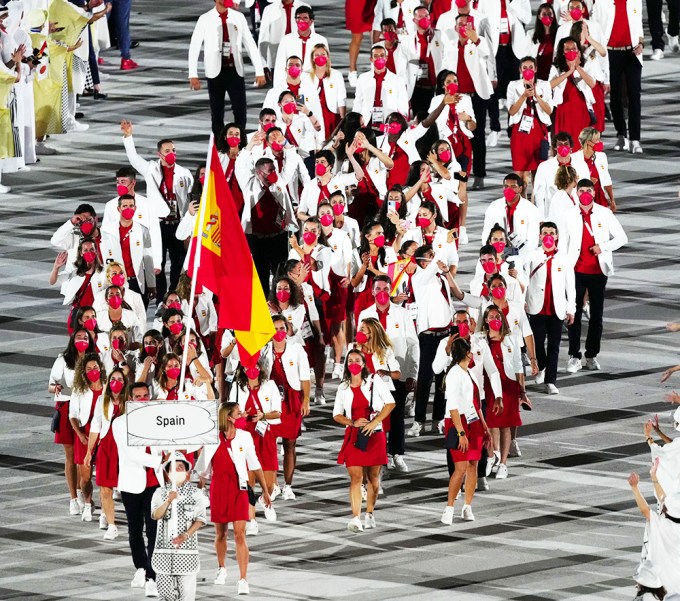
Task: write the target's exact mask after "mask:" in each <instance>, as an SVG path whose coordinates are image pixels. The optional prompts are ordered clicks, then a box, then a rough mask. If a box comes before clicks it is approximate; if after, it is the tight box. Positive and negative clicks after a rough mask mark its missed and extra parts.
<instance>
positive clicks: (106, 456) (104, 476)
mask: <svg viewBox="0 0 680 601" xmlns="http://www.w3.org/2000/svg"><path fill="white" fill-rule="evenodd" d="M109 412H110V413H111V427H109V431H108V432H107V433H106V436H104V438H102V439H100V440H99V446H98V447H97V459H96V461H97V474H96V476H95V482H96V483H97V486H104V487H106V488H115V487H116V486H118V446H117V445H116V440H115V438H114V437H113V420H114V419H116V418H117V417H118V414H119V413H120V411H119V406H118V405H114V404H113V403H111V405H110V406H109Z"/></svg>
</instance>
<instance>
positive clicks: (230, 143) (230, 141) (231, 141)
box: [227, 136, 241, 148]
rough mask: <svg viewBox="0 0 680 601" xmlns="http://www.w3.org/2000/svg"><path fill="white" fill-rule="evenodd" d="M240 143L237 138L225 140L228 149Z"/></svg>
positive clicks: (239, 139) (232, 137) (231, 137)
mask: <svg viewBox="0 0 680 601" xmlns="http://www.w3.org/2000/svg"><path fill="white" fill-rule="evenodd" d="M240 143H241V138H239V137H238V136H229V137H228V138H227V146H229V148H236V147H237V146H238V145H239V144H240Z"/></svg>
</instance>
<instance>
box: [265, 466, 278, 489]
mask: <svg viewBox="0 0 680 601" xmlns="http://www.w3.org/2000/svg"><path fill="white" fill-rule="evenodd" d="M264 481H265V482H266V483H267V491H268V492H269V493H270V494H271V493H272V491H273V490H274V484H276V472H272V471H267V472H264Z"/></svg>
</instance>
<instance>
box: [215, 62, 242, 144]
mask: <svg viewBox="0 0 680 601" xmlns="http://www.w3.org/2000/svg"><path fill="white" fill-rule="evenodd" d="M225 94H228V95H229V101H230V102H231V110H232V111H233V112H234V121H235V122H236V123H238V124H239V125H240V126H241V127H243V128H244V129H245V127H246V107H247V104H246V80H245V79H244V78H243V77H241V76H240V75H239V74H238V73H237V72H236V68H235V67H227V66H223V67H222V70H221V71H220V74H219V75H218V76H217V77H213V78H212V79H210V78H208V97H209V99H210V118H211V120H212V130H213V133H214V134H215V135H216V136H219V135H220V131H222V128H223V127H224V97H225Z"/></svg>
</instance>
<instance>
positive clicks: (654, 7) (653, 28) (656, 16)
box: [647, 0, 680, 50]
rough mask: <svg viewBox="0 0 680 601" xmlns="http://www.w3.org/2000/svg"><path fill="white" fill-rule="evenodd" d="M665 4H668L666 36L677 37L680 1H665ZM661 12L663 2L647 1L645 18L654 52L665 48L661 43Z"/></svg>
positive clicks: (679, 30)
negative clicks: (647, 20) (647, 21)
mask: <svg viewBox="0 0 680 601" xmlns="http://www.w3.org/2000/svg"><path fill="white" fill-rule="evenodd" d="M666 4H668V35H669V36H677V35H678V34H679V33H680V27H679V21H680V0H666ZM662 10H663V0H647V18H648V19H649V32H650V33H651V34H652V48H653V49H654V50H656V49H657V48H658V49H660V50H663V49H664V48H665V47H666V45H665V44H664V41H663V22H662V21H661V11H662Z"/></svg>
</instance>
